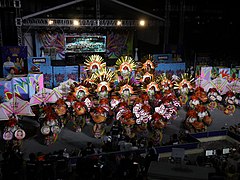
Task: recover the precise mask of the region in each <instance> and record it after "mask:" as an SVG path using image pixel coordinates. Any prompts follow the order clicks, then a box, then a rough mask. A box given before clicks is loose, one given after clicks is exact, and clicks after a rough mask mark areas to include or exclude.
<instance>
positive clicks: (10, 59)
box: [1, 46, 27, 77]
mask: <svg viewBox="0 0 240 180" xmlns="http://www.w3.org/2000/svg"><path fill="white" fill-rule="evenodd" d="M1 54H2V62H3V77H6V76H7V75H8V73H9V70H10V68H11V67H14V69H15V74H24V73H26V69H25V67H26V60H27V47H26V46H3V47H1Z"/></svg>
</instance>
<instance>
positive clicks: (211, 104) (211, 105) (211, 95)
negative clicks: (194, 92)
mask: <svg viewBox="0 0 240 180" xmlns="http://www.w3.org/2000/svg"><path fill="white" fill-rule="evenodd" d="M207 96H208V104H207V108H208V110H210V111H213V110H214V109H215V108H217V107H218V104H220V102H221V101H222V96H221V95H220V94H219V93H218V91H217V89H216V88H210V89H209V91H208V93H207Z"/></svg>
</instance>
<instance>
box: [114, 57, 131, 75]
mask: <svg viewBox="0 0 240 180" xmlns="http://www.w3.org/2000/svg"><path fill="white" fill-rule="evenodd" d="M116 68H117V69H118V71H120V72H122V71H123V70H124V69H125V68H127V69H128V71H130V72H132V71H133V70H135V69H136V62H135V61H134V60H133V58H131V57H130V56H122V57H120V58H119V59H118V60H117V61H116Z"/></svg>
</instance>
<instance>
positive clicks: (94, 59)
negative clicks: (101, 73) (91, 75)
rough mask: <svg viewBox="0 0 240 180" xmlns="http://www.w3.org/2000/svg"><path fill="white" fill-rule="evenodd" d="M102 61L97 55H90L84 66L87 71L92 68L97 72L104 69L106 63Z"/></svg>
mask: <svg viewBox="0 0 240 180" xmlns="http://www.w3.org/2000/svg"><path fill="white" fill-rule="evenodd" d="M103 61H104V59H103V58H102V57H101V56H99V55H91V56H88V58H87V59H86V60H85V62H84V64H85V65H86V66H87V67H86V68H87V70H92V69H93V68H97V69H98V70H100V69H102V68H105V67H106V63H105V62H103Z"/></svg>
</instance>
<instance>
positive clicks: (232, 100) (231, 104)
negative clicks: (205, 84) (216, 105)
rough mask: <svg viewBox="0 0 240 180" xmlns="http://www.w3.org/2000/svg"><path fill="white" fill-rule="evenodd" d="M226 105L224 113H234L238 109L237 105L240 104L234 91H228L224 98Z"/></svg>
mask: <svg viewBox="0 0 240 180" xmlns="http://www.w3.org/2000/svg"><path fill="white" fill-rule="evenodd" d="M223 103H224V105H225V109H224V113H225V114H226V115H233V113H234V112H235V110H236V105H238V100H237V99H236V96H235V94H234V93H233V92H232V91H228V92H227V93H226V95H225V98H224V99H223Z"/></svg>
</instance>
